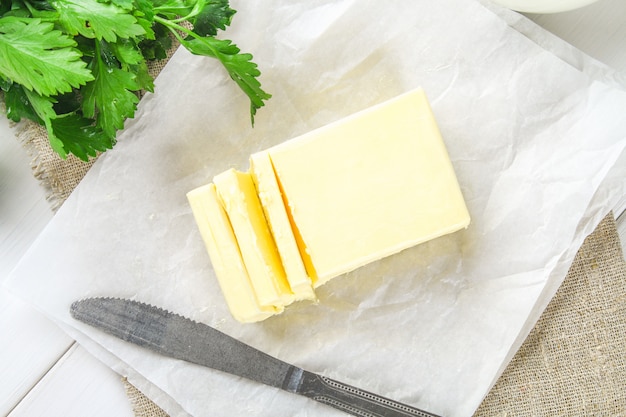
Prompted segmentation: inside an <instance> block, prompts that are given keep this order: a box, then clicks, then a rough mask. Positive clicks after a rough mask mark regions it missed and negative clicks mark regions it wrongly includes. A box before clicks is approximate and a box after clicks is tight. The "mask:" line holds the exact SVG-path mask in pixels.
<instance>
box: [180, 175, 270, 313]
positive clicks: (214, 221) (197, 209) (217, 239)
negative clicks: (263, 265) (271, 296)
mask: <svg viewBox="0 0 626 417" xmlns="http://www.w3.org/2000/svg"><path fill="white" fill-rule="evenodd" d="M187 199H188V201H189V205H190V206H191V209H192V212H193V216H194V218H195V221H196V224H197V225H198V229H199V231H200V235H201V236H202V239H203V241H204V244H205V246H206V249H207V252H208V253H209V257H210V259H211V263H212V264H213V269H214V270H215V274H216V276H217V280H218V283H219V285H220V288H221V289H222V293H223V295H224V299H225V300H226V303H227V305H228V308H229V309H230V312H231V314H232V315H233V317H235V319H237V320H239V321H241V322H243V323H248V322H255V321H260V320H264V319H266V318H267V317H269V316H271V315H272V314H275V313H276V312H277V311H276V309H275V308H273V307H261V306H260V304H259V303H258V301H257V299H256V295H255V294H254V290H253V289H252V285H251V283H250V280H249V278H248V272H247V271H246V268H245V266H244V263H243V259H242V258H241V253H240V251H239V245H238V243H237V240H236V239H235V234H234V233H233V229H232V227H231V226H230V222H229V220H228V217H227V215H226V212H225V211H224V209H223V208H222V206H221V204H220V202H219V201H218V198H217V193H216V190H215V185H214V184H208V185H204V186H202V187H199V188H196V189H194V190H192V191H190V192H188V193H187Z"/></svg>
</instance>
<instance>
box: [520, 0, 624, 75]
mask: <svg viewBox="0 0 626 417" xmlns="http://www.w3.org/2000/svg"><path fill="white" fill-rule="evenodd" d="M525 15H526V16H528V17H529V18H530V19H531V20H533V21H534V22H535V23H537V24H538V25H540V26H542V27H543V28H545V29H546V30H548V31H549V32H552V33H553V34H555V35H556V36H558V37H560V38H561V39H563V40H565V41H566V42H568V43H570V44H571V45H573V46H575V47H576V48H578V49H580V50H581V51H583V52H585V53H586V54H587V55H589V56H591V57H593V58H595V59H597V60H598V61H600V62H603V63H605V64H607V65H609V66H610V67H612V68H614V69H616V70H618V71H626V47H625V45H624V39H626V1H624V0H600V1H598V2H596V3H593V4H590V5H589V6H585V7H583V8H580V9H577V10H571V11H568V12H563V13H554V14H525Z"/></svg>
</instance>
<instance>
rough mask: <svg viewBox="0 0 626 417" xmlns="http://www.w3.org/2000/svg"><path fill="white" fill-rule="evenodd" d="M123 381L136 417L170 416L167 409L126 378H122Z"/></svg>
mask: <svg viewBox="0 0 626 417" xmlns="http://www.w3.org/2000/svg"><path fill="white" fill-rule="evenodd" d="M122 382H123V383H124V389H125V390H126V396H127V397H128V399H129V400H130V405H131V407H132V409H133V413H134V414H135V417H169V415H168V414H167V413H166V412H165V411H163V410H162V409H161V408H160V407H159V406H158V405H156V404H155V403H154V402H153V401H152V400H150V399H149V398H148V397H146V396H145V395H144V394H143V393H142V392H141V391H139V390H138V389H137V388H136V387H135V386H134V385H133V384H131V383H130V382H128V380H127V379H126V378H122Z"/></svg>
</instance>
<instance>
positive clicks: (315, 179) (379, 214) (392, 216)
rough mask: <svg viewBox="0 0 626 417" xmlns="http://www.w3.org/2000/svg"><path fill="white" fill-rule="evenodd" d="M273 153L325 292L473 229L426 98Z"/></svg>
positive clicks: (408, 97) (418, 96)
mask: <svg viewBox="0 0 626 417" xmlns="http://www.w3.org/2000/svg"><path fill="white" fill-rule="evenodd" d="M268 153H269V156H270V158H271V162H272V164H273V167H274V171H275V173H276V176H277V180H278V183H279V184H280V187H281V190H282V191H283V193H284V198H285V200H286V205H287V207H288V210H289V216H290V217H291V219H292V222H293V226H294V235H295V237H296V238H297V239H298V246H299V248H300V252H301V256H302V257H303V260H304V261H305V265H306V267H307V273H308V275H309V276H311V277H312V278H313V279H314V285H315V286H316V287H317V286H319V285H322V284H324V283H325V282H327V281H328V280H329V279H331V278H333V277H336V276H338V275H340V274H343V273H346V272H348V271H351V270H353V269H356V268H358V267H360V266H363V265H365V264H367V263H369V262H372V261H375V260H377V259H381V258H383V257H386V256H388V255H391V254H393V253H396V252H399V251H401V250H403V249H406V248H408V247H411V246H414V245H416V244H419V243H422V242H425V241H427V240H430V239H433V238H436V237H438V236H442V235H445V234H447V233H451V232H454V231H456V230H459V229H462V228H465V227H467V226H468V225H469V222H470V217H469V213H468V211H467V208H466V206H465V202H464V200H463V196H462V194H461V190H460V188H459V184H458V182H457V179H456V176H455V173H454V170H453V167H452V164H451V162H450V159H449V156H448V153H447V150H446V147H445V144H444V142H443V140H442V137H441V134H440V132H439V129H438V127H437V123H436V121H435V118H434V116H433V113H432V111H431V108H430V106H429V104H428V101H427V98H426V95H425V94H424V92H423V90H421V89H418V90H414V91H412V92H409V93H406V94H403V95H401V96H399V97H397V98H395V99H392V100H389V101H387V102H384V103H382V104H380V105H377V106H374V107H372V108H370V109H367V110H364V111H361V112H359V113H356V114H354V115H352V116H349V117H347V118H345V119H342V120H339V121H337V122H335V123H332V124H330V125H327V126H325V127H322V128H320V129H317V130H314V131H312V132H309V133H307V134H305V135H302V136H300V137H298V138H295V139H292V140H290V141H287V142H284V143H282V144H280V145H278V146H275V147H273V148H270V149H269V150H268Z"/></svg>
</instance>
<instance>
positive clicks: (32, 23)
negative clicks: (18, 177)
mask: <svg viewBox="0 0 626 417" xmlns="http://www.w3.org/2000/svg"><path fill="white" fill-rule="evenodd" d="M234 14H235V10H233V9H231V8H230V6H229V3H228V0H47V1H43V0H42V1H39V0H14V1H8V0H0V88H1V90H2V92H3V96H4V101H5V105H6V112H7V114H6V115H7V117H8V118H9V119H11V120H13V121H16V122H17V121H20V120H21V119H22V118H27V119H30V120H33V121H35V122H38V123H40V124H41V125H42V126H45V128H46V131H47V133H48V138H49V140H50V145H51V147H52V149H53V150H54V151H55V152H57V153H58V154H59V155H60V156H61V157H63V158H65V157H67V155H68V154H70V153H71V154H74V155H76V156H77V157H78V158H80V159H82V160H88V159H89V157H90V156H92V157H93V156H96V155H97V153H98V152H104V151H106V150H107V149H111V148H112V147H113V145H114V144H115V141H116V134H117V131H118V130H120V129H122V128H123V127H124V122H125V120H126V119H128V118H132V117H134V114H135V110H136V108H137V104H138V102H139V96H138V92H140V91H150V92H153V91H154V80H153V78H152V77H151V76H150V74H149V73H148V65H147V62H148V61H150V60H158V59H164V58H165V57H166V52H167V50H168V49H169V48H170V47H171V45H172V37H175V38H176V39H177V40H178V41H179V42H180V44H181V45H182V46H184V47H185V48H187V49H188V50H189V51H190V52H191V53H193V54H196V55H203V56H207V57H211V58H215V59H217V60H218V61H219V62H220V63H221V64H222V65H223V67H224V68H225V69H226V71H227V72H228V74H229V75H230V77H231V78H232V79H233V80H234V81H235V82H236V83H237V85H238V86H239V87H240V88H241V90H242V91H243V92H244V93H245V94H246V95H247V96H248V97H249V99H250V117H251V121H252V124H254V115H255V114H256V111H257V109H259V108H260V107H262V106H263V105H264V104H265V103H264V102H265V101H266V100H268V99H269V98H270V97H271V95H270V94H268V93H266V92H265V91H263V89H262V88H261V84H260V82H259V80H258V77H259V75H260V71H259V69H258V67H257V65H256V64H255V63H254V62H252V55H250V54H247V53H242V52H241V51H240V49H239V48H238V47H237V46H236V45H235V44H233V43H232V42H231V41H229V40H221V39H218V38H216V35H217V34H218V31H220V30H222V31H223V30H225V29H226V28H227V26H229V25H230V23H231V19H232V17H233V15H234Z"/></svg>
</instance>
